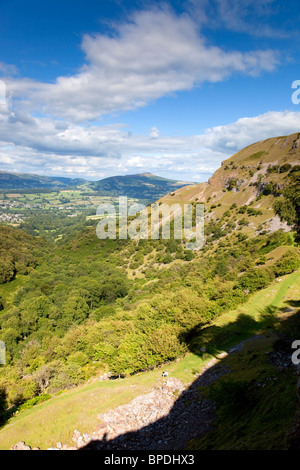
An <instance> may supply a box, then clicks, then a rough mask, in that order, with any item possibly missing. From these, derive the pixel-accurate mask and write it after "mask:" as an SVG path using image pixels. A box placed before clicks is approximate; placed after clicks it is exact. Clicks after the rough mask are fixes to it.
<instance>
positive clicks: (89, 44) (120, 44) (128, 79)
mask: <svg viewBox="0 0 300 470" xmlns="http://www.w3.org/2000/svg"><path fill="white" fill-rule="evenodd" d="M81 47H82V50H83V51H84V53H85V57H86V62H85V64H84V65H83V66H82V67H81V69H80V70H79V71H78V73H77V74H75V75H73V76H66V77H64V76H61V77H58V78H57V80H56V81H55V83H40V82H36V81H33V80H21V79H10V80H7V86H8V89H9V91H10V93H11V94H12V95H13V96H14V97H16V98H18V100H19V101H18V102H19V105H20V104H22V105H23V107H25V108H26V110H27V111H33V110H35V111H39V112H41V113H44V114H47V115H52V116H55V117H59V118H63V119H67V120H71V121H73V122H80V121H84V120H93V119H97V118H99V117H100V116H103V115H105V114H109V113H114V112H120V111H125V110H131V109H136V108H139V107H141V106H144V105H146V104H147V103H149V102H150V101H152V100H156V99H158V98H160V97H162V96H165V95H167V94H170V93H176V92H178V91H182V90H189V89H192V88H193V87H194V86H196V85H199V84H201V83H203V82H206V81H208V82H217V81H220V80H223V79H225V78H227V77H229V76H230V75H232V74H237V73H238V74H250V75H256V74H259V73H260V72H262V71H272V70H273V69H274V68H275V67H276V65H277V64H278V56H277V54H276V52H275V51H273V50H255V51H248V52H240V51H238V50H233V51H225V50H223V49H222V48H220V47H217V46H213V45H210V44H208V43H207V42H206V40H205V38H204V36H202V35H201V34H200V33H199V31H198V26H197V24H196V22H194V21H193V19H192V18H191V17H190V16H188V15H186V14H185V15H181V16H178V15H175V14H174V13H172V12H171V11H169V10H161V9H159V10H158V9H154V10H151V11H139V12H136V13H135V14H133V16H132V17H131V19H130V21H128V22H126V23H122V24H119V25H117V26H115V30H114V34H113V35H104V34H95V35H85V36H84V37H83V40H82V44H81Z"/></svg>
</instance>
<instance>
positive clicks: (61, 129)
mask: <svg viewBox="0 0 300 470" xmlns="http://www.w3.org/2000/svg"><path fill="white" fill-rule="evenodd" d="M0 119H1V115H0ZM299 130H300V112H291V111H285V112H275V111H272V112H268V113H265V114H261V115H259V116H255V117H244V118H241V119H238V120H237V121H236V122H233V123H230V124H227V125H223V126H216V127H213V128H211V129H207V130H206V132H204V133H203V134H198V135H190V136H175V137H174V136H166V135H161V134H160V133H158V134H157V136H156V137H155V138H153V137H152V136H151V132H150V134H148V135H141V134H134V133H128V129H127V128H126V126H122V125H110V126H85V127H83V126H80V125H76V124H72V125H67V124H64V125H63V124H62V123H61V122H57V121H54V120H50V119H46V118H32V117H30V116H29V117H28V116H25V115H18V114H16V115H15V116H14V117H13V118H9V117H8V116H7V115H4V117H2V123H1V126H0V168H1V169H2V170H7V171H10V170H11V168H15V169H17V171H20V172H27V173H28V172H30V173H39V174H45V175H50V176H51V175H55V176H57V175H63V174H66V175H69V176H71V175H74V176H81V177H86V178H89V179H94V180H95V179H99V178H102V177H103V176H110V175H112V174H118V173H120V172H123V173H124V172H129V173H136V172H137V171H143V172H144V171H151V172H152V173H156V174H159V175H161V176H166V177H174V178H177V179H186V180H189V181H191V180H193V179H194V180H198V181H199V180H201V179H202V181H204V180H207V178H208V177H209V176H210V175H211V174H212V172H213V171H214V170H216V169H217V168H218V167H219V166H220V163H221V161H222V160H224V159H226V158H229V157H230V156H231V155H233V154H234V153H235V152H237V151H238V150H240V149H242V148H244V147H245V146H247V145H249V144H252V143H254V142H257V141H259V140H264V139H267V138H269V137H275V136H277V135H287V134H290V133H293V132H298V131H299ZM193 175H194V176H193ZM200 175H202V178H200Z"/></svg>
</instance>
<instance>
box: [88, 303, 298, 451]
mask: <svg viewBox="0 0 300 470" xmlns="http://www.w3.org/2000/svg"><path fill="white" fill-rule="evenodd" d="M274 311H275V309H274V307H272V306H270V307H268V308H266V309H265V310H264V311H263V312H261V315H260V319H259V320H255V319H253V318H252V317H250V316H247V315H244V314H241V315H239V317H238V318H237V319H236V321H234V322H232V323H231V324H228V325H226V326H223V327H218V326H210V327H207V328H205V329H203V330H202V331H200V328H199V329H197V328H194V329H193V331H190V332H189V334H188V335H186V338H185V341H186V343H187V345H188V347H189V349H190V351H192V352H193V353H196V354H199V355H200V354H201V355H203V354H207V353H209V354H210V355H214V356H216V355H217V354H218V353H220V352H221V351H222V352H227V353H228V354H234V353H235V352H236V351H238V350H240V349H241V348H242V346H243V344H244V341H246V340H247V339H250V338H253V337H259V336H258V335H259V334H262V335H267V334H268V331H270V329H272V330H273V329H274V328H275V330H276V327H275V326H274V325H275V316H274V315H273V314H274V313H275V312H274ZM299 317H300V311H298V312H297V315H293V316H292V317H291V318H287V319H285V320H283V322H284V328H283V330H284V331H285V333H286V335H287V337H288V336H289V335H291V334H293V329H294V327H295V325H296V324H298V325H299V323H300V322H299V319H300V318H299ZM298 330H299V333H300V329H299V326H298ZM298 330H297V331H298ZM280 331H281V328H280ZM292 339H295V338H292ZM234 345H235V346H234ZM233 346H234V347H233ZM204 348H205V349H204ZM291 354H292V352H291ZM291 366H293V364H292V363H291ZM229 372H230V369H229V367H228V365H227V364H226V357H225V358H224V359H220V360H219V361H218V362H216V361H215V363H214V364H213V365H211V367H209V368H207V369H206V370H205V371H204V372H203V373H202V374H201V375H199V376H198V378H197V379H196V380H195V381H194V382H193V383H192V384H191V385H190V387H189V388H188V389H187V390H185V391H183V392H182V393H181V395H180V396H179V397H178V399H177V400H176V401H175V403H174V405H173V407H172V409H171V411H170V413H169V414H168V415H167V416H165V417H163V418H161V419H159V420H157V421H155V422H153V423H152V424H149V425H147V426H145V427H143V428H141V429H139V430H137V431H133V432H126V433H124V434H122V435H119V436H117V437H115V438H113V439H108V438H107V435H105V436H104V438H103V439H101V440H100V439H99V440H97V439H96V440H93V441H91V442H89V443H88V444H86V445H85V446H84V447H81V449H80V450H110V451H111V450H145V451H149V450H156V451H160V450H161V451H164V450H169V451H170V450H184V449H187V443H188V442H189V441H191V440H192V439H199V438H201V436H203V435H204V434H205V433H207V432H208V431H211V430H213V429H214V426H215V425H216V411H217V410H216V405H215V403H213V402H212V401H211V400H210V399H208V398H207V396H205V395H204V394H203V390H204V389H203V387H205V386H207V385H210V384H213V383H214V382H215V381H217V380H218V379H219V378H220V377H222V376H225V375H226V374H228V373H229ZM295 388H296V374H295ZM248 406H251V405H248Z"/></svg>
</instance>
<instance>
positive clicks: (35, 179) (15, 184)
mask: <svg viewBox="0 0 300 470" xmlns="http://www.w3.org/2000/svg"><path fill="white" fill-rule="evenodd" d="M83 183H85V180H84V179H80V178H76V179H72V178H63V177H53V176H40V175H31V174H26V173H8V172H5V171H0V189H4V190H7V189H11V190H24V189H63V188H66V187H74V186H78V185H80V184H83Z"/></svg>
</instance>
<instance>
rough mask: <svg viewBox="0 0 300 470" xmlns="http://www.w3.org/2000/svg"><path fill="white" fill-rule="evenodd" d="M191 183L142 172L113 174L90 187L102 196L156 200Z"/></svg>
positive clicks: (90, 184)
mask: <svg viewBox="0 0 300 470" xmlns="http://www.w3.org/2000/svg"><path fill="white" fill-rule="evenodd" d="M190 184H191V183H190V182H184V181H176V180H171V179H167V178H162V177H160V176H156V175H153V174H152V173H140V174H135V175H126V176H111V177H109V178H105V179H103V180H100V181H97V182H94V183H93V182H92V183H89V187H90V188H91V189H93V190H94V191H97V194H98V195H100V196H127V197H130V198H137V199H143V200H148V201H153V202H154V201H155V200H157V199H159V198H160V197H162V196H164V195H165V194H167V193H170V192H173V191H175V190H177V189H179V188H181V187H183V186H187V185H190Z"/></svg>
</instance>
